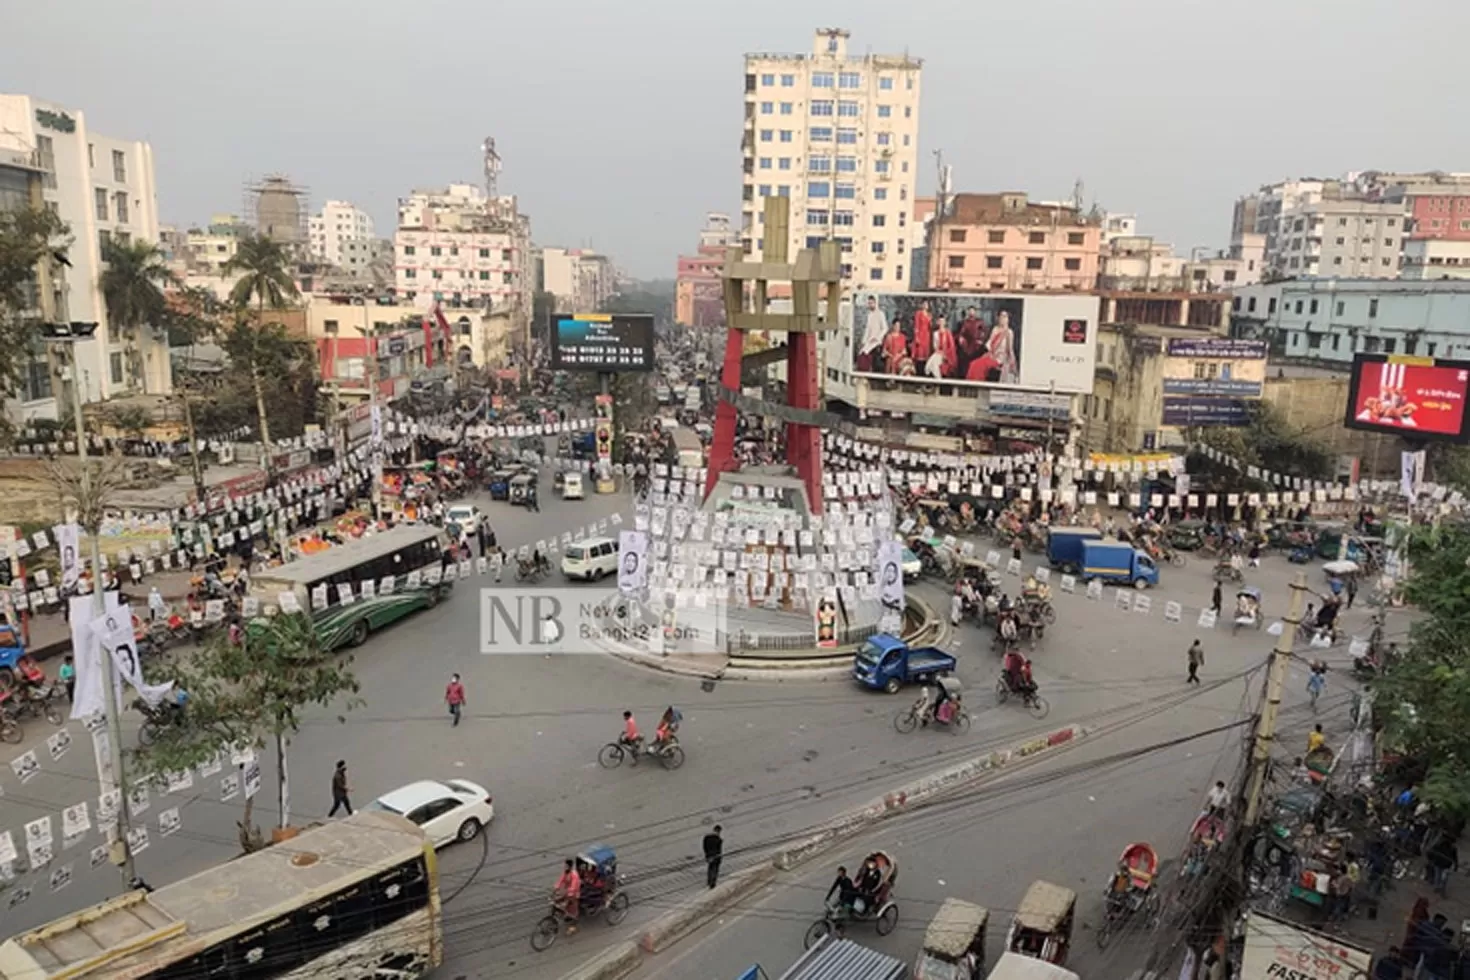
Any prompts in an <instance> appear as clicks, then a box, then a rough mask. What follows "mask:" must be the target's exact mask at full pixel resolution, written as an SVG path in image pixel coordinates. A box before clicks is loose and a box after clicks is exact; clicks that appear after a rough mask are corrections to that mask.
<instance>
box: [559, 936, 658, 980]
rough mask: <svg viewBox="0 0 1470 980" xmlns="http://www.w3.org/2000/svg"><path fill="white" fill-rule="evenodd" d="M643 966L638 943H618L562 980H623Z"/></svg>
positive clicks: (641, 953) (641, 952)
mask: <svg viewBox="0 0 1470 980" xmlns="http://www.w3.org/2000/svg"><path fill="white" fill-rule="evenodd" d="M642 964H643V951H642V950H641V949H639V948H638V944H637V943H618V944H617V945H616V946H610V947H608V948H607V949H605V950H603V951H602V952H601V953H599V954H598V955H596V956H594V957H592V959H590V960H588V961H587V962H586V963H583V964H582V965H581V966H579V967H577V968H576V969H574V970H573V971H572V972H571V973H568V974H566V975H565V976H564V977H563V978H562V980H622V978H623V977H626V976H627V975H628V974H630V973H632V972H633V971H634V970H636V969H638V967H639V966H641V965H642Z"/></svg>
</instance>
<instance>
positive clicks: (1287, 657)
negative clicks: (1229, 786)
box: [1245, 572, 1308, 828]
mask: <svg viewBox="0 0 1470 980" xmlns="http://www.w3.org/2000/svg"><path fill="white" fill-rule="evenodd" d="M1307 591H1308V590H1307V573H1306V572H1298V573H1297V576H1296V578H1295V579H1294V580H1293V581H1292V583H1291V606H1290V607H1289V608H1288V610H1287V613H1286V619H1285V620H1284V622H1283V624H1282V628H1281V635H1280V636H1278V637H1277V638H1276V648H1275V649H1274V650H1272V651H1271V666H1270V668H1269V669H1268V670H1267V672H1266V700H1265V703H1264V704H1262V705H1261V718H1260V721H1258V722H1257V723H1256V737H1255V746H1254V748H1253V749H1252V751H1251V769H1250V778H1249V781H1248V782H1247V784H1246V799H1245V826H1246V827H1247V828H1250V827H1254V826H1255V825H1256V823H1257V822H1258V821H1259V820H1260V818H1261V796H1262V793H1263V791H1264V790H1265V787H1266V770H1267V769H1269V768H1270V764H1271V745H1272V743H1273V741H1274V740H1275V738H1276V715H1277V713H1278V712H1279V711H1280V709H1281V692H1282V691H1283V690H1284V689H1285V687H1286V667H1287V664H1289V663H1290V662H1291V647H1292V643H1293V642H1294V641H1295V640H1296V632H1297V627H1298V626H1300V625H1301V621H1302V613H1303V611H1304V610H1305V608H1306V601H1307Z"/></svg>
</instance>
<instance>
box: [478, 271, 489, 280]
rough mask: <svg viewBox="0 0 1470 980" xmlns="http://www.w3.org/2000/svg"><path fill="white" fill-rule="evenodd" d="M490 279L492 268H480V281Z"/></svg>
mask: <svg viewBox="0 0 1470 980" xmlns="http://www.w3.org/2000/svg"><path fill="white" fill-rule="evenodd" d="M489 279H490V270H489V269H481V270H480V281H481V282H486V281H488V280H489Z"/></svg>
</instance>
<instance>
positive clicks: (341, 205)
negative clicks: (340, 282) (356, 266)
mask: <svg viewBox="0 0 1470 980" xmlns="http://www.w3.org/2000/svg"><path fill="white" fill-rule="evenodd" d="M306 226H307V238H308V241H309V243H310V246H311V254H312V256H313V257H315V258H317V259H319V260H320V261H322V262H326V263H328V264H330V265H335V266H339V267H341V266H344V264H345V258H346V256H345V254H344V249H343V246H344V245H345V244H346V243H348V242H370V241H372V240H373V219H372V218H371V217H370V216H369V215H368V213H367V212H366V211H362V210H360V209H358V208H357V207H356V206H354V205H353V204H351V203H349V202H347V201H328V202H327V203H326V204H324V205H322V209H321V211H320V212H319V213H317V214H315V215H313V216H312V217H310V218H308V219H307V222H306ZM359 252H360V250H359Z"/></svg>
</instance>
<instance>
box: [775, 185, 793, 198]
mask: <svg viewBox="0 0 1470 980" xmlns="http://www.w3.org/2000/svg"><path fill="white" fill-rule="evenodd" d="M776 196H777V197H790V196H791V185H790V184H782V185H781V186H780V187H777V188H776Z"/></svg>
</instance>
